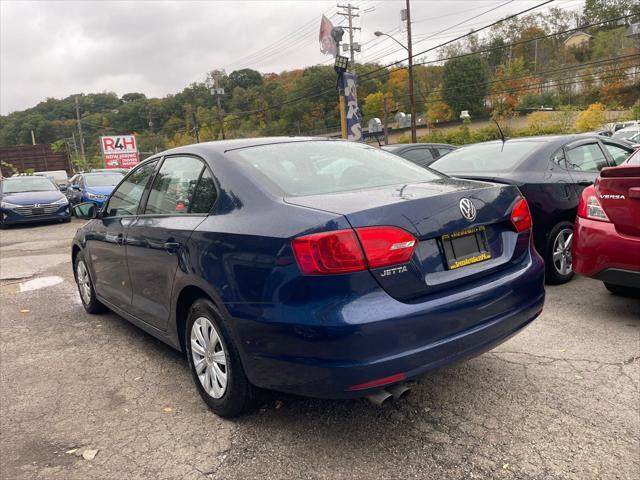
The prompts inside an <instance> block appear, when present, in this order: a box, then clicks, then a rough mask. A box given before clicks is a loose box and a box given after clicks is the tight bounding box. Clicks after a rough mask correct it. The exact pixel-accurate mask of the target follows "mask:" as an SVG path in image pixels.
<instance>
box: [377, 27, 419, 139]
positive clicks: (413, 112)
mask: <svg viewBox="0 0 640 480" xmlns="http://www.w3.org/2000/svg"><path fill="white" fill-rule="evenodd" d="M374 35H375V36H376V37H382V36H385V37H389V38H390V39H391V40H393V41H394V42H396V43H397V44H398V45H400V46H401V47H402V48H404V49H405V50H406V51H407V54H408V55H407V56H408V57H409V103H411V142H412V143H416V142H417V141H418V139H417V132H416V100H415V97H414V96H413V55H412V53H411V36H408V40H409V46H405V45H403V44H402V43H401V42H399V41H398V40H396V39H395V38H394V37H393V36H391V35H389V34H388V33H384V32H380V31H377V32H374Z"/></svg>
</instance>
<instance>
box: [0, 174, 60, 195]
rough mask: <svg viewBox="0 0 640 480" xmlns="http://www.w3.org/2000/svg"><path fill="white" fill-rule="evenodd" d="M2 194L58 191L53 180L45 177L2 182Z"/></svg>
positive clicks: (10, 179)
mask: <svg viewBox="0 0 640 480" xmlns="http://www.w3.org/2000/svg"><path fill="white" fill-rule="evenodd" d="M1 185H2V193H4V194H9V193H20V192H50V191H53V190H58V187H56V186H55V185H54V184H53V183H51V180H49V179H48V178H45V177H12V178H6V179H4V180H2V183H1Z"/></svg>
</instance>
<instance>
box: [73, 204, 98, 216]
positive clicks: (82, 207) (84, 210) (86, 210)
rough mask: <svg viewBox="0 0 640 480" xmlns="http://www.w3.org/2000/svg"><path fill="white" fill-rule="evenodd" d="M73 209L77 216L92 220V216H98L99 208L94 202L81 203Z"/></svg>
mask: <svg viewBox="0 0 640 480" xmlns="http://www.w3.org/2000/svg"><path fill="white" fill-rule="evenodd" d="M72 210H73V214H74V215H75V216H76V217H77V218H82V219H84V220H91V219H92V218H96V217H97V216H98V208H97V207H96V204H95V203H93V202H85V203H80V204H78V205H76V206H75V207H73V208H72Z"/></svg>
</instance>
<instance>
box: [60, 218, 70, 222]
mask: <svg viewBox="0 0 640 480" xmlns="http://www.w3.org/2000/svg"><path fill="white" fill-rule="evenodd" d="M70 221H71V217H69V218H65V219H63V220H62V223H69V222H70Z"/></svg>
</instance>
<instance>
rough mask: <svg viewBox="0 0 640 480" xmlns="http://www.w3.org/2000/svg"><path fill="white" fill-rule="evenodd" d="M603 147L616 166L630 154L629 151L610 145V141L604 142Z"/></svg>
mask: <svg viewBox="0 0 640 480" xmlns="http://www.w3.org/2000/svg"><path fill="white" fill-rule="evenodd" d="M604 148H606V149H607V151H608V152H609V155H611V158H613V164H614V165H616V166H617V165H620V164H622V163H623V162H624V161H625V160H626V159H627V157H628V156H629V154H630V152H629V151H627V150H625V149H624V148H622V147H619V146H617V145H612V144H611V143H605V144H604Z"/></svg>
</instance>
